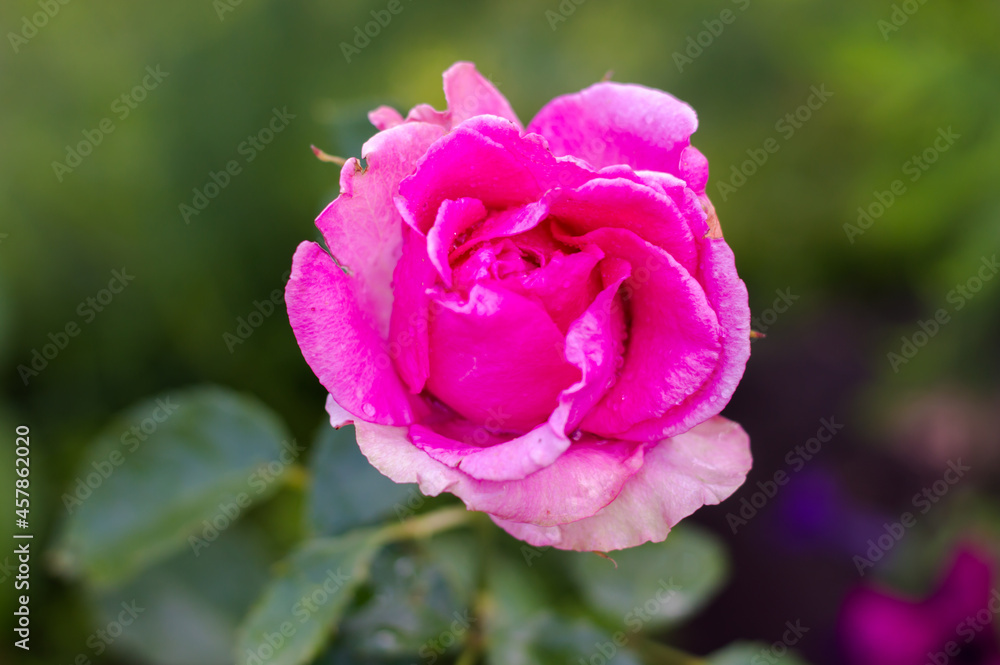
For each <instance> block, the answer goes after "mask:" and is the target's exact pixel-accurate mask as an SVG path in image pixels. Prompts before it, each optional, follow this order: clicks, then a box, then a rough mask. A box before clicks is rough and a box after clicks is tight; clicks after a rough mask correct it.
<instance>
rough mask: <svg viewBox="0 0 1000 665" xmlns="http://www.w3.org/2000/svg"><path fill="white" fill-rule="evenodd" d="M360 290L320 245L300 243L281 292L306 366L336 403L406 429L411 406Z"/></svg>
mask: <svg viewBox="0 0 1000 665" xmlns="http://www.w3.org/2000/svg"><path fill="white" fill-rule="evenodd" d="M358 288H359V286H358V279H357V278H352V277H348V276H347V275H345V274H344V272H343V271H342V270H341V269H340V268H339V267H338V266H337V264H336V263H334V261H333V259H332V258H330V255H329V254H327V253H326V252H324V251H323V250H322V248H320V246H319V245H317V244H316V243H313V242H303V243H302V244H301V245H299V247H298V249H297V250H296V251H295V257H294V259H293V260H292V275H291V278H290V279H289V280H288V284H287V286H286V287H285V302H286V303H287V306H288V320H289V321H290V322H291V324H292V330H293V331H294V332H295V339H296V340H297V341H298V343H299V348H300V349H301V350H302V355H303V356H304V357H305V359H306V362H307V363H308V364H309V367H310V368H311V369H312V371H313V373H315V374H316V376H317V378H319V381H320V383H322V384H323V387H325V388H326V389H327V391H329V393H330V395H331V396H332V397H333V399H334V400H335V401H336V403H337V404H339V405H340V406H342V407H343V408H344V409H346V410H347V411H348V412H349V413H350V414H351V415H353V416H354V417H356V418H360V419H364V420H369V421H371V422H376V423H380V424H383V425H407V424H409V423H411V422H413V419H414V406H415V404H414V403H413V402H412V401H411V398H410V396H409V395H408V394H407V393H406V390H405V389H404V388H403V384H402V383H401V382H400V380H399V377H398V376H397V375H396V372H395V371H394V370H393V368H392V363H391V362H390V361H389V358H388V356H387V355H386V353H385V352H384V351H383V349H382V344H383V342H382V340H381V339H380V337H379V335H378V332H377V331H376V329H375V323H374V321H373V320H372V317H371V315H370V314H369V313H368V312H367V311H365V310H364V309H363V308H362V307H361V305H360V303H359V301H358V297H357V289H358Z"/></svg>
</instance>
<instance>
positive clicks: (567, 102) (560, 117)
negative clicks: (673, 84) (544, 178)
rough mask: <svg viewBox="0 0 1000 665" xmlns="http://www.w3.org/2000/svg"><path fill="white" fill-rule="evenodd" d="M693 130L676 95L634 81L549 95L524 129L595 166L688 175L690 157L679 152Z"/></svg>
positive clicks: (691, 115)
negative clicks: (550, 97)
mask: <svg viewBox="0 0 1000 665" xmlns="http://www.w3.org/2000/svg"><path fill="white" fill-rule="evenodd" d="M697 128H698V117H697V116H696V115H695V112H694V110H693V109H692V108H691V107H690V106H688V105H687V104H685V103H684V102H682V101H680V100H679V99H677V98H676V97H673V96H672V95H668V94H667V93H665V92H662V91H660V90H653V89H652V88H646V87H644V86H640V85H633V84H622V83H612V82H606V83H598V84H596V85H592V86H590V87H589V88H586V89H585V90H582V91H581V92H578V93H574V94H570V95H564V96H562V97H557V98H555V99H553V100H552V101H551V102H549V103H548V104H546V105H545V107H544V108H542V110H541V111H539V112H538V115H536V116H535V118H534V120H532V121H531V123H530V124H529V125H528V129H527V131H529V132H535V133H537V134H541V135H542V136H544V137H545V138H547V139H548V140H549V146H550V148H551V149H552V152H553V153H554V154H556V155H574V156H576V157H579V158H580V159H583V160H586V161H587V162H588V163H589V164H591V165H592V166H594V167H597V168H600V167H603V166H609V165H612V164H628V165H629V166H631V167H632V168H634V169H636V170H651V171H663V172H665V173H671V174H674V175H677V176H679V177H685V176H688V177H694V172H695V171H696V170H697V168H698V165H697V164H696V157H695V156H694V155H693V154H686V155H685V154H684V151H685V149H686V148H687V147H688V145H690V137H691V134H693V133H694V131H695V130H696V129H697ZM682 155H684V156H685V159H686V162H685V167H684V168H683V169H682V168H681V166H680V161H681V157H682Z"/></svg>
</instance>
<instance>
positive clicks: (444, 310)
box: [427, 284, 580, 432]
mask: <svg viewBox="0 0 1000 665" xmlns="http://www.w3.org/2000/svg"><path fill="white" fill-rule="evenodd" d="M437 303H438V304H437V305H436V306H435V305H432V312H433V316H432V318H431V325H430V331H429V341H430V377H429V378H428V380H427V387H428V388H429V389H430V391H431V392H432V393H433V394H434V396H435V397H437V398H438V399H440V400H441V401H442V402H444V403H445V404H447V405H448V406H450V407H451V408H452V409H454V410H455V411H456V412H458V413H459V414H461V415H462V416H464V417H465V418H467V419H469V420H471V421H472V422H474V423H478V424H482V423H484V422H486V421H487V419H491V418H492V419H495V420H497V421H499V427H500V428H502V429H506V430H511V431H521V432H526V431H528V430H530V429H532V428H533V427H535V426H536V425H538V424H540V423H542V422H544V421H545V420H546V418H548V416H549V414H550V413H551V412H552V410H553V409H554V408H555V406H556V399H557V397H558V395H559V392H560V391H561V390H563V389H564V388H566V387H567V386H570V385H572V384H573V383H575V382H576V381H577V380H579V378H580V372H579V370H578V369H577V368H576V367H574V366H573V365H571V364H570V363H568V362H567V361H566V359H565V357H564V356H563V345H564V344H565V338H564V337H563V335H562V333H560V332H559V329H558V328H557V327H556V325H555V324H554V323H553V322H552V319H550V318H549V316H548V314H547V313H546V312H545V309H544V308H543V307H542V306H541V305H539V304H538V303H537V302H535V301H533V300H529V299H527V298H525V297H524V296H521V295H518V294H515V293H511V292H509V291H506V290H504V289H502V288H499V287H498V286H495V285H490V286H487V285H485V284H476V285H475V286H473V287H472V290H471V291H470V292H469V297H468V301H467V302H459V301H458V300H457V296H454V295H452V296H441V297H439V298H438V300H437Z"/></svg>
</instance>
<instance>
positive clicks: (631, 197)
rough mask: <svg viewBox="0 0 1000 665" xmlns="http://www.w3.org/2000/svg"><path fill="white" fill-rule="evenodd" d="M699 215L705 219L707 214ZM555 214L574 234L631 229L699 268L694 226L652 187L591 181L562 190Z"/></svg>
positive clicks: (684, 263) (686, 264)
mask: <svg viewBox="0 0 1000 665" xmlns="http://www.w3.org/2000/svg"><path fill="white" fill-rule="evenodd" d="M678 182H679V181H678ZM699 213H700V214H701V217H702V218H704V212H702V211H700V210H699ZM551 214H552V216H553V217H555V218H557V219H558V220H559V222H560V224H561V225H562V227H563V228H564V229H566V230H567V231H569V232H570V233H572V234H573V235H582V234H584V233H587V232H589V231H594V230H596V229H601V228H623V229H628V230H629V231H632V232H633V233H635V234H636V235H637V236H639V237H640V238H642V239H643V240H646V241H648V242H651V243H653V244H654V245H657V246H659V247H662V248H663V249H665V250H666V251H667V252H669V253H670V255H671V256H672V257H673V258H674V259H676V260H677V262H678V263H680V264H681V265H682V266H684V268H685V269H687V270H688V271H689V272H691V271H693V270H694V269H695V266H696V263H697V252H696V250H695V244H694V235H693V234H692V232H691V227H690V225H689V224H688V222H687V221H686V218H685V217H684V216H683V214H682V211H681V209H680V208H679V207H678V205H677V203H676V202H675V201H674V200H673V199H671V198H670V197H668V196H666V195H665V194H663V193H661V192H659V191H657V190H656V189H653V188H651V187H648V186H645V185H641V184H638V183H635V182H632V181H630V180H625V179H621V178H619V179H615V180H605V179H596V180H591V181H590V182H588V183H586V184H585V185H583V186H581V187H578V188H577V189H573V190H562V191H560V192H559V196H558V198H557V199H556V200H555V201H554V202H553V203H552V205H551Z"/></svg>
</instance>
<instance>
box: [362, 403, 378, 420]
mask: <svg viewBox="0 0 1000 665" xmlns="http://www.w3.org/2000/svg"><path fill="white" fill-rule="evenodd" d="M361 411H362V412H363V413H364V414H365V416H367V417H368V418H372V417H374V416H375V407H374V406H372V405H371V404H370V403H368V402H365V403H364V405H362V407H361Z"/></svg>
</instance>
